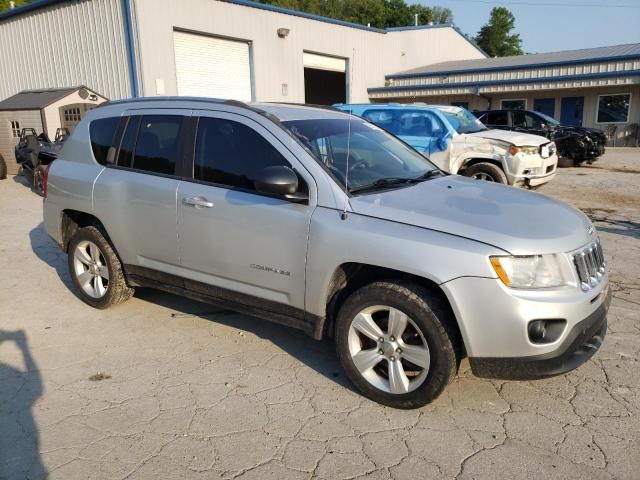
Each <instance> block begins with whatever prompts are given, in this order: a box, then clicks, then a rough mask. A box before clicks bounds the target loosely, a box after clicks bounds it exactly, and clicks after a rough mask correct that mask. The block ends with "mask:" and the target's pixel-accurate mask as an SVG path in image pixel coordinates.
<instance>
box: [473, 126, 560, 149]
mask: <svg viewBox="0 0 640 480" xmlns="http://www.w3.org/2000/svg"><path fill="white" fill-rule="evenodd" d="M467 135H469V136H470V137H479V138H489V139H491V140H500V141H502V142H507V143H511V144H512V145H516V146H519V147H520V146H525V145H531V146H539V145H544V144H545V143H549V139H548V138H545V137H541V136H540V135H531V134H530V133H522V132H512V131H509V130H498V129H493V130H483V131H481V132H475V133H468V134H467Z"/></svg>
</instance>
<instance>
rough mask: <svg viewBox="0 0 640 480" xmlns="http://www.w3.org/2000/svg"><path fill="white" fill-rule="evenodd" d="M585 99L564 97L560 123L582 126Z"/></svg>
mask: <svg viewBox="0 0 640 480" xmlns="http://www.w3.org/2000/svg"><path fill="white" fill-rule="evenodd" d="M583 111H584V97H563V98H562V101H561V105H560V121H561V122H562V123H564V124H565V125H572V126H574V127H581V126H582V113H583Z"/></svg>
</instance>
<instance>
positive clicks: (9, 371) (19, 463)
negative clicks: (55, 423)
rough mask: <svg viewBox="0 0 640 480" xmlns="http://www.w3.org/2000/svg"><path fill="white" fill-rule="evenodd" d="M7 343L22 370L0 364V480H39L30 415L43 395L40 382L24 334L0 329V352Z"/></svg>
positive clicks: (42, 470)
mask: <svg viewBox="0 0 640 480" xmlns="http://www.w3.org/2000/svg"><path fill="white" fill-rule="evenodd" d="M10 343H12V344H13V345H14V346H15V347H17V348H18V349H19V350H20V353H21V355H22V361H23V364H24V369H19V368H16V367H15V366H12V365H9V364H7V363H4V362H1V361H0V385H1V387H0V431H1V432H2V433H0V478H2V479H5V478H6V479H9V478H30V479H37V480H42V479H46V478H47V476H48V474H47V470H46V469H45V467H44V465H43V464H42V459H41V458H40V448H39V445H40V440H39V434H38V429H37V427H36V423H35V421H34V418H33V413H32V408H33V405H34V404H35V402H36V401H37V400H38V398H40V396H41V395H42V392H43V386H42V379H41V376H40V371H39V369H38V366H37V365H36V362H35V360H34V359H33V357H32V356H31V352H30V351H29V346H28V344H27V337H26V335H25V333H24V331H22V330H17V331H12V332H10V331H5V330H0V352H1V351H2V347H3V346H4V345H7V344H10Z"/></svg>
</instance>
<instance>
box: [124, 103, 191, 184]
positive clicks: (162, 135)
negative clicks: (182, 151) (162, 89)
mask: <svg viewBox="0 0 640 480" xmlns="http://www.w3.org/2000/svg"><path fill="white" fill-rule="evenodd" d="M183 118H184V117H182V116H180V115H145V116H143V117H142V119H141V121H140V126H139V128H138V136H137V138H136V147H135V150H134V152H135V153H134V155H133V168H135V169H136V170H144V171H145V172H154V173H164V174H170V175H171V174H173V173H174V172H175V166H176V159H177V157H178V144H179V139H180V126H181V125H182V119H183Z"/></svg>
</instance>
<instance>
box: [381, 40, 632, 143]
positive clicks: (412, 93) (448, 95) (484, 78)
mask: <svg viewBox="0 0 640 480" xmlns="http://www.w3.org/2000/svg"><path fill="white" fill-rule="evenodd" d="M369 98H370V100H371V101H373V102H416V101H418V102H426V103H443V104H454V105H462V106H465V107H467V108H469V109H471V110H476V109H477V110H487V109H500V108H522V109H527V110H537V111H541V112H543V113H545V114H547V115H549V116H551V117H555V118H556V119H557V120H560V121H562V122H563V123H566V124H570V125H576V126H582V127H597V128H602V129H604V130H605V131H607V132H610V136H611V139H610V144H614V145H617V146H622V145H628V144H631V142H634V141H637V135H638V124H639V123H640V43H635V44H628V45H616V46H611V47H600V48H588V49H582V50H567V51H562V52H553V53H539V54H531V55H520V56H514V57H502V58H482V59H469V60H455V61H453V60H452V61H447V62H442V63H435V64H433V63H432V64H425V65H424V66H422V67H418V68H414V69H409V70H407V71H400V72H398V73H394V74H388V75H386V82H385V86H384V87H377V88H369Z"/></svg>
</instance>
